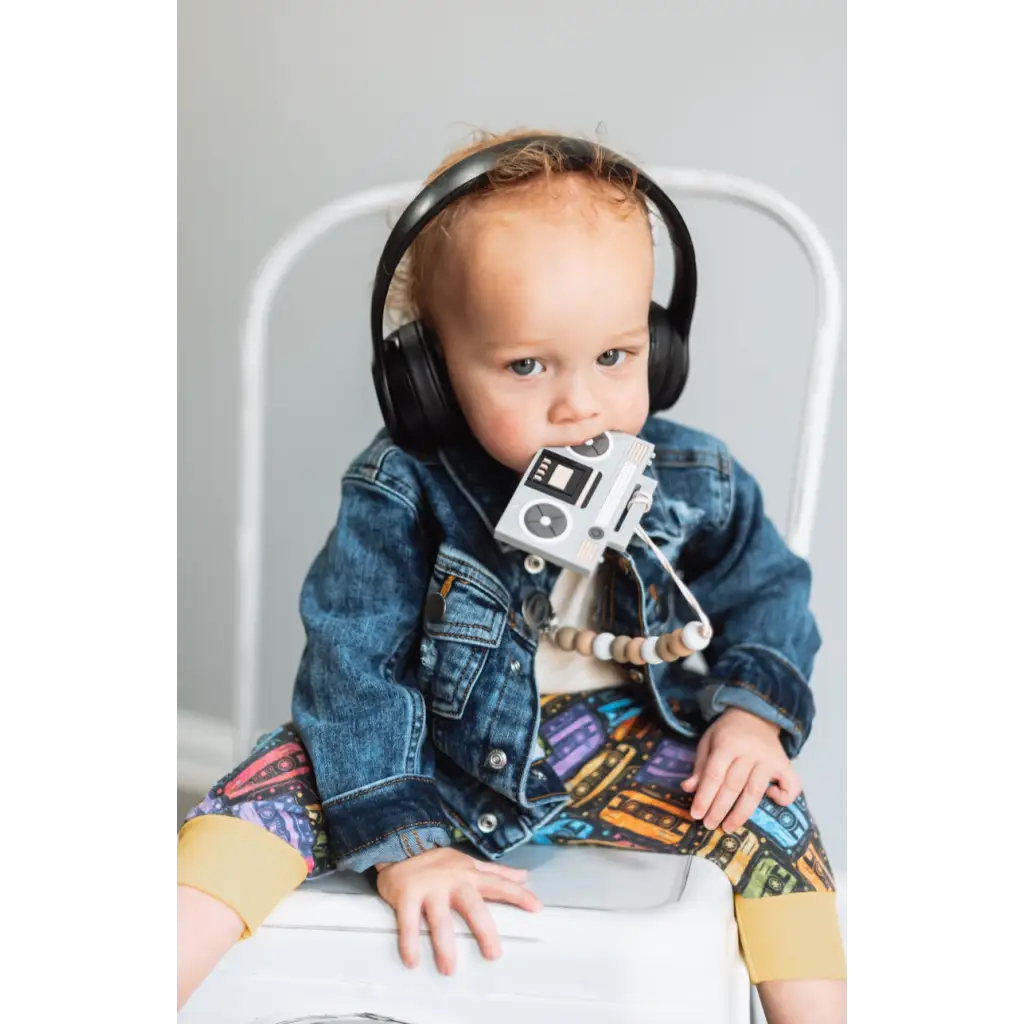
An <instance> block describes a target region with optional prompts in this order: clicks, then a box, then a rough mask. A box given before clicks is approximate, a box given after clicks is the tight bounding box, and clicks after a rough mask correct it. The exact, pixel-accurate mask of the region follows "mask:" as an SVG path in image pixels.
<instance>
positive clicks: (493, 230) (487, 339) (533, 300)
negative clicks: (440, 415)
mask: <svg viewBox="0 0 1024 1024" xmlns="http://www.w3.org/2000/svg"><path fill="white" fill-rule="evenodd" d="M446 256H447V257H448V260H447V261H446V268H445V272H444V274H443V275H442V276H440V277H439V280H438V285H437V287H438V293H437V295H436V296H435V298H436V300H437V301H436V302H435V305H434V309H435V311H436V312H435V322H436V327H437V332H438V335H439V338H440V343H441V349H442V352H443V355H444V359H445V363H446V365H447V368H448V373H449V376H450V378H451V382H452V387H453V389H454V392H455V395H456V398H457V399H458V401H459V404H460V406H461V408H462V411H463V413H464V415H465V417H466V420H467V422H468V424H469V427H470V429H471V430H472V431H473V433H474V435H475V436H476V438H477V440H478V441H479V442H480V444H481V445H482V446H483V448H484V449H485V450H486V451H487V452H488V453H489V454H490V455H491V456H492V457H493V458H494V459H496V460H497V461H498V462H500V463H502V464H503V465H505V466H508V467H509V468H510V469H513V470H515V471H516V472H518V473H522V472H524V471H525V470H526V468H527V467H528V466H529V464H530V461H531V458H532V456H533V455H534V454H535V453H536V452H537V450H538V449H540V448H542V447H545V446H549V447H554V446H559V445H576V444H580V443H581V442H583V441H586V440H588V439H590V438H592V437H594V436H595V435H596V434H599V433H601V432H602V431H604V430H622V431H626V432H627V433H630V434H635V433H638V432H639V430H640V428H641V427H642V426H643V423H644V421H645V420H646V418H647V414H648V407H649V399H648V388H647V357H648V347H649V342H650V339H649V333H648V325H647V321H648V308H649V305H650V300H651V286H652V281H653V276H654V257H653V250H652V244H651V233H650V227H649V225H648V222H647V219H646V217H645V216H644V214H643V213H642V212H641V211H640V210H638V209H636V208H631V209H630V210H629V211H628V212H627V210H626V209H625V208H623V207H621V206H618V205H613V204H612V203H611V202H609V200H608V199H607V198H606V197H603V196H600V195H595V194H594V193H593V186H592V185H588V184H585V183H584V184H581V183H578V182H574V181H573V179H572V177H571V176H566V177H565V178H564V179H562V180H561V181H558V183H557V184H555V183H546V184H545V185H543V186H542V187H540V188H538V190H537V193H536V195H533V194H527V195H525V196H524V195H522V194H519V195H516V196H510V197H508V198H507V199H506V198H505V197H501V196H495V197H493V198H492V199H490V200H489V201H488V202H486V203H482V204H480V206H479V207H478V208H476V209H474V210H471V211H468V212H467V215H466V217H465V218H463V219H462V220H461V221H459V222H458V223H457V224H456V225H455V227H454V229H453V231H452V237H451V245H450V246H448V249H447V253H446Z"/></svg>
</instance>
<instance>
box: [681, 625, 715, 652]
mask: <svg viewBox="0 0 1024 1024" xmlns="http://www.w3.org/2000/svg"><path fill="white" fill-rule="evenodd" d="M682 636H683V643H684V644H686V646H687V647H689V648H690V650H691V651H703V650H704V648H705V647H707V645H708V644H709V643H711V631H710V630H709V629H708V628H707V627H706V626H705V625H704V624H703V623H700V622H688V623H687V624H686V625H685V626H683V632H682Z"/></svg>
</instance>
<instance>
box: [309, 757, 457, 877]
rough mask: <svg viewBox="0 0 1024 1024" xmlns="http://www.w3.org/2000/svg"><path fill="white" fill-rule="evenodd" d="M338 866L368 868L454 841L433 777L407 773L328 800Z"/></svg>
mask: <svg viewBox="0 0 1024 1024" xmlns="http://www.w3.org/2000/svg"><path fill="white" fill-rule="evenodd" d="M324 817H325V819H326V823H327V837H328V844H329V848H330V850H331V854H332V856H333V857H334V858H335V859H336V863H337V866H338V867H339V868H344V869H345V870H347V871H367V870H369V869H370V868H372V867H373V866H374V865H375V864H381V863H394V862H396V861H400V860H408V859H409V858H410V857H415V856H416V855H417V854H419V853H425V852H426V851H427V850H432V849H434V848H435V847H438V846H451V845H452V839H453V837H452V827H451V825H450V824H449V823H448V820H447V818H446V816H445V813H444V805H443V803H442V801H441V797H440V795H439V794H438V791H437V785H436V784H435V782H434V780H433V779H430V778H427V777H425V776H419V775H404V776H399V777H397V778H393V779H385V780H384V781H383V782H377V783H374V784H373V785H372V786H367V787H365V788H364V789H357V790H354V791H353V792H351V793H345V794H343V795H342V796H338V797H334V798H333V799H330V800H325V801H324Z"/></svg>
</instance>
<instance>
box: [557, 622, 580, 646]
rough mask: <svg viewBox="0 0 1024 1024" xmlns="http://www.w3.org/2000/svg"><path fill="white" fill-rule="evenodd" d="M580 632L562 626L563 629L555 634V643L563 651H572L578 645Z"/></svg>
mask: <svg viewBox="0 0 1024 1024" xmlns="http://www.w3.org/2000/svg"><path fill="white" fill-rule="evenodd" d="M577 632H578V631H577V630H575V629H573V627H572V626H562V628H561V629H559V630H558V632H557V633H555V643H556V644H558V646H559V647H560V648H561V649H562V650H563V651H571V650H572V649H573V647H574V646H575V644H576V633H577Z"/></svg>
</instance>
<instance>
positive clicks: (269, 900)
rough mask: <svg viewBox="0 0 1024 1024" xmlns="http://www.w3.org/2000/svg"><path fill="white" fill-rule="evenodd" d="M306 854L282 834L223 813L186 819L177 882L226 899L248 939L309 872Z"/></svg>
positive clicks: (181, 835) (179, 845) (179, 853)
mask: <svg viewBox="0 0 1024 1024" xmlns="http://www.w3.org/2000/svg"><path fill="white" fill-rule="evenodd" d="M306 874H307V870H306V860H305V858H304V857H303V856H302V854H301V853H299V851H298V850H295V849H293V848H292V847H291V846H289V845H288V844H287V843H286V842H285V841H284V840H283V839H281V838H280V837H279V836H275V835H273V834H272V833H270V832H267V831H266V830H265V829H262V828H260V827H259V825H254V824H253V823H252V822H251V821H242V820H241V819H240V818H232V817H230V816H228V815H224V814H204V815H201V816H200V817H198V818H193V819H192V820H191V821H186V822H185V824H184V825H183V826H182V828H181V831H180V832H179V833H178V885H187V886H190V887H191V888H193V889H198V890H199V891H200V892H205V893H206V894H207V895H208V896H212V897H213V898H214V899H218V900H220V901H221V903H226V904H227V905H228V906H229V907H230V908H231V909H232V910H233V911H234V912H235V913H236V914H237V915H238V916H239V917H240V918H241V919H242V923H243V924H244V925H245V931H244V932H243V933H242V938H243V939H247V938H249V936H250V935H252V933H253V932H255V931H256V929H257V928H259V926H260V925H261V924H262V923H263V921H264V920H265V919H266V917H267V915H268V914H269V913H270V912H271V911H272V910H273V909H274V907H276V906H277V904H278V903H280V902H281V900H282V899H284V897H285V896H287V895H288V894H289V893H290V892H291V891H292V890H293V889H296V888H297V887H298V886H299V884H300V883H301V882H303V881H304V880H305V878H306Z"/></svg>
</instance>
